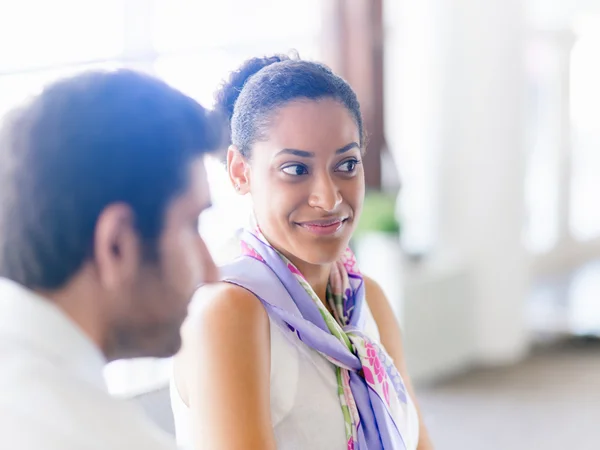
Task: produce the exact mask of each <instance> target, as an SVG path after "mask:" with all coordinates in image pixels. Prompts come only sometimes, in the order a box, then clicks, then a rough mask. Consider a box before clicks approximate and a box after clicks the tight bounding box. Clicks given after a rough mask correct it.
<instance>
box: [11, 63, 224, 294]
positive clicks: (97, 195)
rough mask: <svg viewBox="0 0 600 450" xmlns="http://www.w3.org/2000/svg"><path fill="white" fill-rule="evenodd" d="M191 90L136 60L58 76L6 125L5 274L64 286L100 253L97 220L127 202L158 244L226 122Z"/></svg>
mask: <svg viewBox="0 0 600 450" xmlns="http://www.w3.org/2000/svg"><path fill="white" fill-rule="evenodd" d="M213 122H214V119H212V116H211V115H209V113H208V112H207V111H206V110H205V109H204V108H202V106H200V105H199V104H198V103H196V102H195V101H194V100H192V99H191V98H189V97H187V96H185V95H184V94H182V93H181V92H179V91H177V90H176V89H173V88H172V87H170V86H169V85H167V84H166V83H164V82H162V81H160V80H158V79H156V78H153V77H151V76H148V75H145V74H141V73H138V72H134V71H130V70H119V71H114V72H100V71H94V72H88V73H84V74H81V75H78V76H75V77H72V78H67V79H64V80H61V81H58V82H56V83H54V84H52V85H50V86H48V87H47V88H46V89H44V91H43V92H42V93H41V94H40V95H38V96H37V97H36V98H34V99H33V100H32V101H31V102H29V103H28V104H27V105H25V106H24V107H22V108H19V109H17V110H15V111H14V112H13V113H12V114H10V115H9V116H8V117H7V119H6V121H5V123H4V126H3V128H2V130H1V131H0V276H3V277H6V278H9V279H12V280H14V281H16V282H18V283H20V284H22V285H24V286H26V287H29V288H32V289H57V288H59V287H61V286H63V285H64V284H65V283H66V282H67V281H68V280H69V279H70V278H71V277H72V276H73V275H74V274H75V273H76V272H77V271H78V270H79V269H80V268H81V267H82V265H83V264H84V262H85V261H87V260H88V259H89V258H90V257H92V256H93V255H92V252H93V241H94V232H95V227H96V222H97V220H98V217H99V215H100V214H101V212H102V211H103V210H104V209H105V208H106V207H107V206H108V205H110V204H113V203H117V202H120V203H125V204H127V205H129V206H130V207H131V209H132V211H133V213H134V215H135V224H136V227H137V230H138V232H139V234H140V237H141V239H142V240H143V242H144V244H145V247H147V248H150V249H152V248H154V249H155V245H156V241H157V238H158V237H159V236H160V233H161V230H162V226H163V218H164V213H165V210H166V208H167V206H168V204H169V202H170V201H171V200H172V199H173V198H174V197H176V196H177V195H178V194H179V193H181V192H182V191H183V190H185V188H186V186H187V183H188V171H189V164H190V162H191V161H192V160H193V159H195V158H196V157H198V156H201V155H202V154H203V153H205V152H208V151H211V150H213V149H214V148H215V147H216V146H218V144H219V141H220V136H218V130H220V129H221V127H220V126H218V124H216V123H213Z"/></svg>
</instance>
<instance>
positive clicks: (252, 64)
mask: <svg viewBox="0 0 600 450" xmlns="http://www.w3.org/2000/svg"><path fill="white" fill-rule="evenodd" d="M289 59H291V58H290V57H289V56H287V55H283V54H279V55H273V56H265V57H262V58H251V59H249V60H247V61H246V62H244V63H243V64H242V65H241V66H240V67H239V68H238V69H237V70H236V71H234V72H231V74H230V76H229V79H228V80H226V81H224V82H223V84H222V85H221V88H220V89H219V90H218V91H217V92H216V93H215V109H216V110H218V111H220V112H221V114H224V115H225V116H226V117H227V119H228V120H230V121H231V117H232V116H233V109H234V107H235V102H236V100H237V99H238V97H239V95H240V92H242V88H243V87H244V85H245V84H246V82H247V81H248V80H249V79H250V77H252V75H254V74H255V73H257V72H258V71H260V70H261V69H262V68H264V67H267V66H270V65H271V64H275V63H278V62H282V61H287V60H289Z"/></svg>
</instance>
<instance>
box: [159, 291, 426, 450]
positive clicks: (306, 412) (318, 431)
mask: <svg viewBox="0 0 600 450" xmlns="http://www.w3.org/2000/svg"><path fill="white" fill-rule="evenodd" d="M365 306H366V308H365V309H366V311H365V312H366V313H367V317H366V319H367V320H366V326H365V332H366V334H367V335H368V336H369V337H371V338H375V339H376V340H377V341H379V340H380V337H379V330H378V329H377V324H376V323H375V320H374V319H373V315H372V313H371V311H370V310H369V308H368V305H367V304H366V303H365ZM269 322H270V328H271V421H272V424H273V429H274V434H275V440H276V442H277V448H278V449H279V450H307V449H310V450H347V448H348V446H347V442H346V435H345V431H344V430H345V425H344V417H343V415H342V408H341V406H340V400H339V397H338V394H337V389H338V387H337V379H336V370H335V366H334V365H333V364H332V363H330V362H329V361H328V360H327V359H325V358H324V357H323V356H321V355H320V354H319V353H318V352H316V351H315V350H313V349H311V348H310V347H308V346H307V345H306V344H304V343H303V342H302V341H300V339H298V337H297V336H296V335H295V334H292V333H286V332H284V331H283V330H281V328H280V327H279V325H277V323H276V322H274V321H271V320H269ZM171 405H172V408H173V415H174V419H175V431H176V434H177V443H178V445H179V446H180V447H181V448H183V449H186V450H187V449H189V450H192V449H193V450H204V449H194V447H193V446H192V430H191V427H193V424H192V423H191V422H190V412H189V409H188V407H187V406H186V405H185V403H183V400H182V399H181V397H180V396H179V393H178V392H177V388H176V387H175V384H174V382H173V377H171ZM408 407H409V417H408V420H409V426H408V430H409V433H408V436H403V438H404V439H405V442H406V444H407V445H406V448H407V450H416V448H417V445H418V441H419V418H418V415H417V411H416V408H415V405H414V403H413V401H412V399H410V397H409V398H408Z"/></svg>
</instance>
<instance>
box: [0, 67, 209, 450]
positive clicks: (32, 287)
mask: <svg viewBox="0 0 600 450" xmlns="http://www.w3.org/2000/svg"><path fill="white" fill-rule="evenodd" d="M219 129H220V127H219V126H218V124H217V123H215V124H213V123H212V121H211V119H210V117H209V115H208V114H207V112H206V111H205V110H204V109H203V108H202V107H201V106H200V105H198V104H197V103H196V102H194V101H193V100H191V99H190V98H188V97H186V96H184V95H183V94H182V93H180V92H178V91H176V90H175V89H173V88H171V87H169V86H168V85H166V84H165V83H163V82H161V81H159V80H157V79H154V78H152V77H149V76H146V75H142V74H139V73H136V72H132V71H124V70H123V71H116V72H91V73H87V74H83V75H79V76H76V77H74V78H71V79H66V80H63V81H59V82H57V83H55V84H53V85H51V86H50V87H48V88H46V89H45V90H44V91H43V92H42V93H41V94H40V95H39V96H38V97H37V98H35V99H33V101H32V102H31V103H29V104H28V105H27V106H25V107H24V108H21V109H20V110H18V111H16V112H15V113H13V114H12V116H11V117H9V118H8V120H7V121H6V123H5V125H4V127H3V130H2V132H1V133H0V277H2V278H1V279H0V361H1V370H0V447H1V448H6V449H11V450H20V449H27V450H29V449H31V450H33V449H36V450H38V449H42V448H43V449H50V450H55V449H56V450H58V449H60V450H71V449H73V450H75V449H77V450H80V449H103V450H104V449H123V450H125V449H127V450H138V449H140V450H141V449H144V450H153V449H167V448H172V447H171V446H172V445H173V444H172V443H171V440H170V439H167V438H166V437H165V436H163V435H162V434H161V432H159V431H158V430H157V429H155V428H154V427H153V426H152V425H151V424H150V423H149V422H148V421H147V420H146V419H145V418H144V417H143V415H141V414H140V412H139V411H138V410H137V409H136V407H135V406H134V405H131V404H129V403H126V402H125V401H122V400H118V399H115V398H112V397H110V395H109V394H108V393H107V390H106V387H105V384H104V380H103V367H104V365H105V363H106V362H107V361H111V360H115V359H118V358H132V357H143V356H152V357H168V356H171V355H173V354H174V353H176V352H177V351H178V349H179V347H180V345H181V341H180V326H181V323H182V321H183V320H184V318H185V317H186V314H187V306H188V302H189V299H190V298H191V296H192V293H193V291H194V290H195V288H196V287H197V286H198V285H199V284H202V283H207V282H211V281H214V280H215V278H216V276H217V274H216V269H215V266H214V263H213V261H212V259H211V257H210V255H209V253H208V251H207V249H206V247H205V244H204V242H203V241H202V239H201V237H200V235H199V234H198V217H199V215H200V213H201V212H202V210H203V209H205V208H207V207H208V205H209V203H210V198H209V189H208V185H207V180H206V174H205V169H204V165H203V158H202V157H203V155H204V154H205V153H206V152H208V151H210V150H212V149H213V148H215V147H216V146H217V145H218V143H219V136H218V132H217V130H219Z"/></svg>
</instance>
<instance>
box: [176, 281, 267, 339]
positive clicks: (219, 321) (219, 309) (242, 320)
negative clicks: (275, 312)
mask: <svg viewBox="0 0 600 450" xmlns="http://www.w3.org/2000/svg"><path fill="white" fill-rule="evenodd" d="M257 326H259V327H260V326H268V315H267V312H266V310H265V308H264V307H263V305H262V304H261V302H260V300H259V299H258V298H257V297H256V296H255V295H254V294H253V293H252V292H250V291H249V290H247V289H245V288H243V287H241V286H238V285H235V284H232V283H227V282H219V283H214V284H210V285H205V286H202V287H201V288H199V289H198V290H197V291H196V293H195V294H194V297H193V299H192V303H191V305H190V312H189V315H188V318H187V320H186V321H185V323H184V326H183V333H184V334H185V333H186V331H188V332H189V330H190V329H192V330H193V329H197V328H203V329H211V330H214V331H216V332H217V333H218V334H220V333H222V332H223V331H222V330H230V331H233V332H234V333H236V334H239V333H241V332H247V331H249V330H250V329H252V328H255V327H257Z"/></svg>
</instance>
